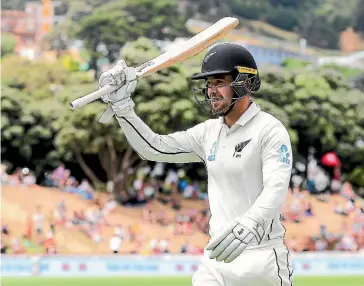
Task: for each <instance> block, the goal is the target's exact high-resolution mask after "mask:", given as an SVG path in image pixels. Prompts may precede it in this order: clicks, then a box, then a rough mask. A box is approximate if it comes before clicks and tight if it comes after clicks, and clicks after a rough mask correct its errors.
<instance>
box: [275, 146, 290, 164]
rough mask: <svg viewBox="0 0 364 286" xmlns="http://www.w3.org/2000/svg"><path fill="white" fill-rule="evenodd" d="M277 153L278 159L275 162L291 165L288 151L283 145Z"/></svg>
mask: <svg viewBox="0 0 364 286" xmlns="http://www.w3.org/2000/svg"><path fill="white" fill-rule="evenodd" d="M278 152H279V157H278V159H277V162H281V163H285V164H287V165H291V160H290V159H289V157H290V154H289V150H288V147H287V146H286V145H285V144H283V145H282V146H281V148H279V150H278Z"/></svg>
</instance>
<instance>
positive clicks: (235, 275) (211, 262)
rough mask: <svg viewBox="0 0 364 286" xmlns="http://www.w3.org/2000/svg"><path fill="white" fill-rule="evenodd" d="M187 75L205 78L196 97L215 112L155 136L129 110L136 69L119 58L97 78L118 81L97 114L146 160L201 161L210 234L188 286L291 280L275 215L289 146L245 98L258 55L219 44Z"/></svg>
mask: <svg viewBox="0 0 364 286" xmlns="http://www.w3.org/2000/svg"><path fill="white" fill-rule="evenodd" d="M192 79H193V80H201V81H202V82H203V84H201V88H197V89H195V90H194V95H195V99H196V101H197V102H198V103H199V104H200V105H202V107H203V108H204V109H205V110H206V111H207V112H208V113H209V114H210V115H211V116H213V117H214V118H213V119H209V120H207V121H205V122H202V123H200V124H198V125H196V126H194V127H192V128H190V129H188V130H186V131H180V132H175V133H172V134H168V135H160V134H156V133H155V132H153V131H152V130H151V129H150V128H149V127H148V126H147V125H146V124H145V123H144V122H143V121H142V120H141V119H140V118H139V117H138V116H137V115H136V114H135V112H134V106H135V105H134V102H133V100H132V97H131V93H132V92H133V91H134V90H135V87H136V75H135V69H134V68H133V67H127V65H126V63H125V61H119V62H118V63H117V64H116V65H115V66H114V67H113V68H111V69H110V70H108V71H107V72H105V73H103V74H102V75H101V77H100V80H99V85H100V87H103V86H105V85H107V84H112V85H122V84H123V85H122V87H121V88H119V89H118V90H117V91H115V92H112V93H110V94H108V95H107V96H105V97H104V98H103V100H104V101H105V102H108V103H109V105H110V107H111V108H110V109H109V111H110V110H111V113H110V112H105V113H104V114H103V116H102V117H101V119H100V121H101V122H106V121H108V120H109V119H110V118H111V117H112V116H113V115H114V114H115V116H116V118H117V120H118V121H119V123H120V126H121V128H122V129H123V131H124V133H125V136H126V138H127V140H128V142H129V144H130V146H131V147H133V149H134V150H135V151H136V152H137V153H138V154H139V155H140V156H141V157H142V158H144V159H146V160H150V161H158V162H169V163H187V162H202V163H204V164H205V165H206V168H207V172H208V198H209V203H210V210H211V218H210V222H209V228H210V236H211V238H210V241H209V243H208V244H207V245H206V247H205V249H204V255H203V257H202V258H201V261H200V265H199V268H198V270H197V271H196V272H195V274H194V275H193V278H192V283H193V285H194V286H238V285H239V286H243V285H247V286H265V285H267V286H268V285H276V286H287V285H292V284H293V282H292V279H291V276H292V265H291V258H290V254H289V251H288V249H287V248H286V246H285V245H284V243H283V239H284V236H285V228H284V226H283V225H282V224H281V221H280V208H281V206H282V204H283V202H284V201H285V198H286V194H287V191H288V185H289V181H290V177H291V168H292V148H291V142H290V138H289V135H288V132H287V130H286V128H285V127H284V126H283V124H282V123H281V122H280V121H279V120H278V119H276V118H275V117H274V116H272V115H270V114H268V113H266V112H264V111H262V110H261V109H260V107H259V105H257V104H256V103H255V102H254V101H252V99H251V98H250V96H251V95H252V93H253V92H256V91H258V90H259V88H260V78H259V72H258V69H257V65H256V62H255V60H254V58H253V56H252V55H251V54H250V52H249V51H247V50H246V49H245V48H244V47H242V46H240V45H236V44H231V43H224V44H219V45H217V46H214V47H213V48H212V49H210V50H209V51H208V52H207V54H206V56H205V57H204V59H203V63H202V68H201V73H199V74H197V75H194V76H193V77H192ZM215 117H217V118H215Z"/></svg>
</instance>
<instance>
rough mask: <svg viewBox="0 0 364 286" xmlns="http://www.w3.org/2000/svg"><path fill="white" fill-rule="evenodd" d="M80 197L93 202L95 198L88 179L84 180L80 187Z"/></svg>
mask: <svg viewBox="0 0 364 286" xmlns="http://www.w3.org/2000/svg"><path fill="white" fill-rule="evenodd" d="M78 190H79V193H78V194H79V195H80V196H81V197H82V198H83V199H85V200H92V199H93V198H94V190H93V188H92V187H91V185H90V183H89V182H88V180H87V179H83V180H82V182H81V184H80V185H79V186H78Z"/></svg>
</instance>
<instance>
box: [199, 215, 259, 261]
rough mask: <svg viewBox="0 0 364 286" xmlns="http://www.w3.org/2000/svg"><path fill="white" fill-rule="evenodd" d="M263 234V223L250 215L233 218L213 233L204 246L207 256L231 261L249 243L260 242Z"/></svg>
mask: <svg viewBox="0 0 364 286" xmlns="http://www.w3.org/2000/svg"><path fill="white" fill-rule="evenodd" d="M264 236H265V229H264V223H263V222H258V220H255V219H252V218H250V217H243V218H238V219H235V220H234V222H232V223H231V224H229V225H228V226H227V227H225V228H224V229H223V230H222V231H221V232H219V233H217V234H216V235H214V236H213V237H212V238H211V240H210V241H209V243H208V244H207V246H206V249H207V250H209V251H210V253H209V257H210V258H211V259H215V258H216V261H218V262H220V261H224V262H225V263H230V262H232V261H233V260H234V259H235V258H237V257H238V256H239V255H240V254H241V253H242V252H243V251H244V249H245V248H246V247H247V246H248V244H249V243H253V242H255V243H257V244H260V243H261V242H262V240H263V238H264Z"/></svg>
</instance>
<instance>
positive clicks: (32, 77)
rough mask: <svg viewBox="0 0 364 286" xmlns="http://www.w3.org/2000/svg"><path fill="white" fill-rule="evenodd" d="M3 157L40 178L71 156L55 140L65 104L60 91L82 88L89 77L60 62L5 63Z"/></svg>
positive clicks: (11, 59) (12, 59)
mask: <svg viewBox="0 0 364 286" xmlns="http://www.w3.org/2000/svg"><path fill="white" fill-rule="evenodd" d="M2 69H3V73H2V90H1V91H2V92H1V94H2V97H1V117H2V122H1V123H2V128H1V135H2V136H1V144H2V148H1V151H2V157H3V158H4V160H7V161H9V162H12V163H13V165H14V166H28V167H29V168H31V169H34V170H36V174H37V176H39V175H40V173H41V172H42V171H44V170H46V169H51V168H53V167H54V166H55V165H56V164H57V163H58V162H59V161H60V160H64V159H65V158H67V157H70V155H71V154H70V152H69V151H68V150H63V152H59V150H56V149H55V146H54V144H53V138H54V136H55V132H56V130H55V128H54V127H53V125H52V124H53V122H54V121H55V120H56V119H57V117H58V114H59V113H60V110H61V109H62V107H63V102H61V101H60V100H59V97H58V94H57V91H59V90H62V89H63V88H64V85H66V86H68V85H70V86H71V85H74V84H75V83H77V85H76V86H77V87H78V88H80V86H81V85H82V83H83V82H85V77H84V76H80V75H79V74H77V73H74V74H72V76H71V75H70V73H68V72H67V70H65V68H63V67H62V65H61V64H60V63H56V64H50V63H46V62H42V61H35V62H31V61H28V60H25V59H22V58H20V57H17V56H11V57H8V58H6V59H5V60H4V61H3V62H2Z"/></svg>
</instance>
